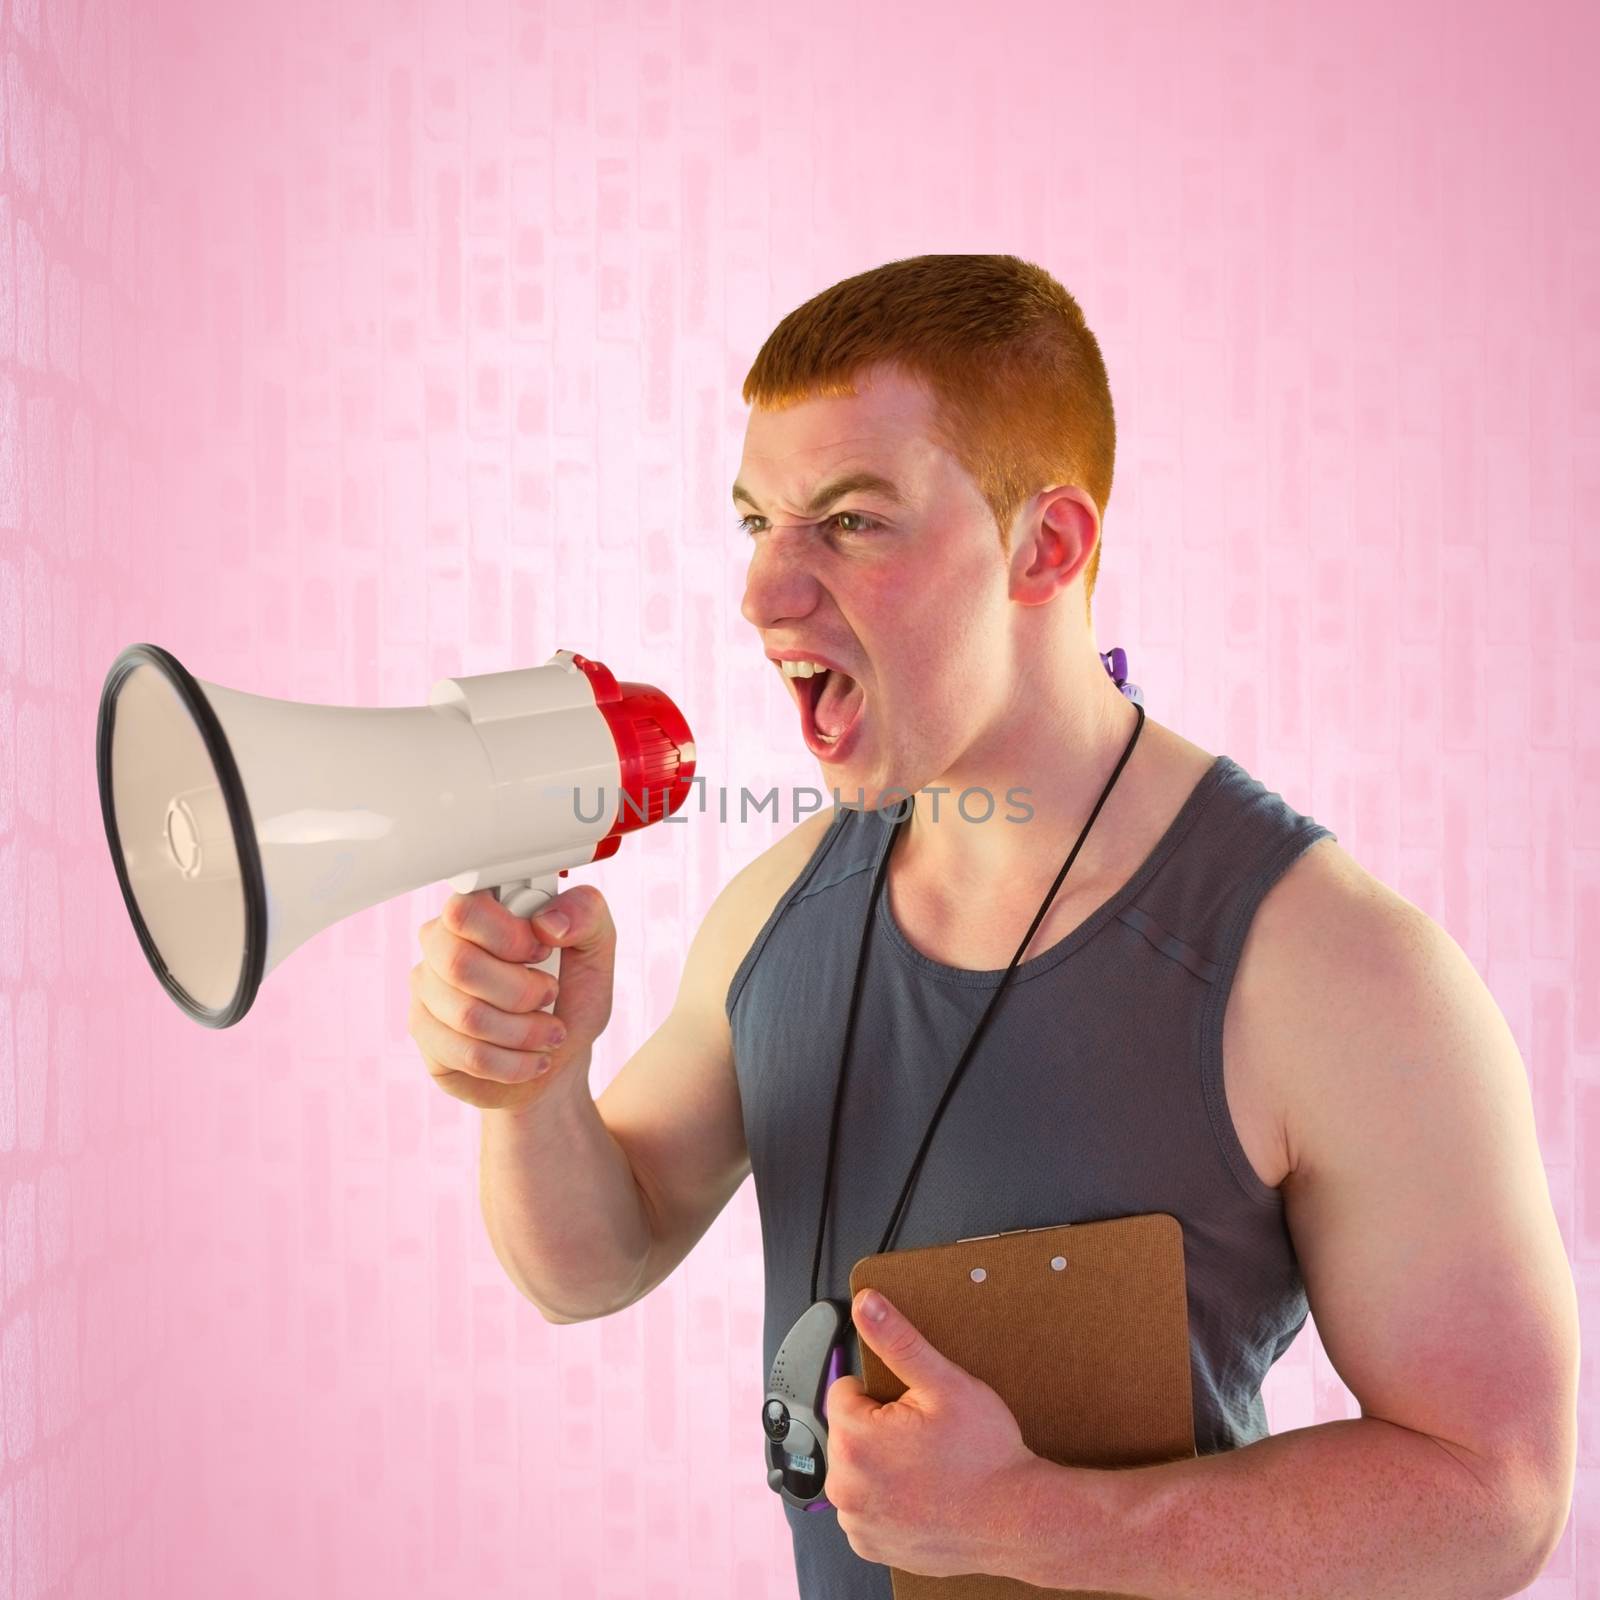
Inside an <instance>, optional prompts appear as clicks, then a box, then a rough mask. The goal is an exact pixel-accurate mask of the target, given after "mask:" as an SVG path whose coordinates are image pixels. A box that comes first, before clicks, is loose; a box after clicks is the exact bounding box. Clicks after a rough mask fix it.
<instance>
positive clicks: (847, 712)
mask: <svg viewBox="0 0 1600 1600" xmlns="http://www.w3.org/2000/svg"><path fill="white" fill-rule="evenodd" d="M808 668H809V670H806V669H808ZM780 670H781V671H782V672H783V675H784V677H785V678H786V679H788V680H789V683H790V686H791V689H792V691H793V693H794V696H795V699H796V701H797V702H798V703H799V706H800V718H801V723H802V726H803V728H804V731H805V735H806V738H807V741H808V742H810V743H811V744H813V745H814V746H815V747H816V748H817V749H819V750H829V749H833V748H835V747H836V746H837V745H838V744H839V742H840V740H841V739H843V738H844V737H845V735H847V734H848V733H850V732H851V731H852V730H853V729H854V728H855V726H856V724H857V723H858V722H859V721H860V718H861V712H862V708H863V705H864V704H865V699H866V697H865V695H864V693H863V692H862V688H861V685H860V684H859V683H858V682H857V681H856V680H855V679H854V678H852V677H851V676H850V674H849V673H847V672H841V671H840V670H839V669H838V668H837V667H823V666H820V665H818V664H815V663H809V662H798V663H797V662H783V663H780Z"/></svg>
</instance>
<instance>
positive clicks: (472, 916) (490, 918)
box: [439, 889, 550, 961]
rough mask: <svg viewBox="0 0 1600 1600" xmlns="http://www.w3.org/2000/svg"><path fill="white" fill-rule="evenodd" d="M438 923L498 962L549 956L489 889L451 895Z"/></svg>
mask: <svg viewBox="0 0 1600 1600" xmlns="http://www.w3.org/2000/svg"><path fill="white" fill-rule="evenodd" d="M439 921H440V922H441V923H443V924H444V926H445V928H446V929H447V930H448V931H449V932H451V933H453V934H455V935H457V936H458V937H459V938H462V939H468V940H470V941H471V942H472V943H473V944H475V945H477V946H478V947H479V948H480V949H483V950H487V951H488V952H489V954H490V955H492V956H498V957H499V958H500V959H501V960H502V961H541V960H543V959H544V957H545V956H547V955H548V954H549V953H550V951H549V946H548V944H547V943H545V942H544V941H543V940H542V939H541V937H540V935H539V934H537V933H535V932H534V930H533V929H532V927H530V926H529V923H528V919H527V918H526V917H518V916H514V915H513V914H512V913H511V912H509V911H507V910H506V908H505V907H504V906H503V905H501V904H500V901H499V900H498V899H497V898H496V896H495V891H494V890H493V889H475V890H473V892H472V893H471V894H452V895H451V896H450V898H449V899H448V900H446V901H445V903H444V905H443V906H441V907H440V909H439Z"/></svg>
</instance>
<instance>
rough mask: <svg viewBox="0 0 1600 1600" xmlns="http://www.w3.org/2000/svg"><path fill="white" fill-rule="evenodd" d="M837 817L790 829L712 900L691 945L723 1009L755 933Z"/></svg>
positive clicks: (825, 815)
mask: <svg viewBox="0 0 1600 1600" xmlns="http://www.w3.org/2000/svg"><path fill="white" fill-rule="evenodd" d="M835 815H836V814H835V812H834V811H833V810H832V808H827V809H824V810H822V811H818V812H816V813H815V814H814V815H812V816H809V817H807V818H806V820H805V821H804V822H802V823H800V824H798V826H796V827H793V828H791V829H790V830H789V831H788V832H787V833H786V834H784V835H783V837H782V838H780V839H778V840H776V841H774V843H772V844H771V845H769V846H768V847H767V848H766V849H765V850H763V851H762V852H761V853H760V854H759V855H758V856H756V857H755V858H754V859H752V860H750V861H747V862H746V863H745V864H744V866H742V867H740V868H739V870H738V871H737V872H735V873H734V875H733V876H732V877H731V878H730V879H729V880H728V881H727V883H726V884H724V885H723V887H722V889H721V891H720V892H719V893H718V894H717V896H716V898H715V899H714V900H713V901H712V902H711V906H710V908H709V909H708V910H707V912H706V914H705V919H704V921H703V922H702V923H701V925H700V931H699V933H698V934H697V935H696V936H695V941H694V945H693V946H692V947H691V961H692V962H693V963H694V964H695V965H696V966H697V967H699V968H700V969H701V982H702V983H703V984H704V986H705V990H706V993H707V994H708V995H711V996H714V997H715V1000H716V1003H717V1006H718V1008H719V1009H720V1008H721V1005H722V1001H723V997H724V996H725V995H726V993H727V989H728V985H729V984H730V983H732V981H733V977H734V974H735V973H736V972H737V971H738V970H739V966H740V963H741V962H743V960H744V958H745V955H746V954H747V953H748V951H749V949H750V947H751V945H752V944H754V943H755V939H756V935H757V934H759V933H760V932H761V930H762V928H764V927H765V926H766V923H767V919H768V918H769V917H770V916H771V915H772V913H773V911H774V909H775V908H776V907H777V904H778V902H779V901H780V900H781V899H782V898H783V896H784V893H785V891H787V890H788V889H789V888H790V886H791V885H792V884H793V883H794V881H795V879H796V878H798V877H799V876H800V874H801V873H802V872H804V871H805V868H806V864H807V863H808V862H809V861H810V860H811V858H812V856H814V855H815V854H816V852H817V850H818V849H819V848H820V847H821V845H822V841H823V840H824V838H826V836H827V833H828V830H829V828H830V827H831V826H832V825H833V823H834V821H835Z"/></svg>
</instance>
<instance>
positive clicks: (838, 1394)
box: [822, 1372, 878, 1422]
mask: <svg viewBox="0 0 1600 1600" xmlns="http://www.w3.org/2000/svg"><path fill="white" fill-rule="evenodd" d="M863 1400H865V1401H866V1402H867V1404H866V1407H865V1408H863V1406H862V1404H861V1402H862V1401H863ZM877 1405H878V1402H877V1401H876V1400H874V1399H873V1398H872V1396H871V1395H869V1394H868V1393H867V1388H866V1385H865V1384H864V1383H862V1381H861V1380H860V1379H859V1378H858V1377H857V1376H856V1375H855V1374H854V1373H853V1372H846V1373H844V1374H843V1375H842V1376H840V1377H837V1378H835V1379H834V1380H833V1382H832V1383H830V1384H829V1385H828V1387H827V1389H826V1390H824V1391H823V1396H822V1414H823V1415H824V1416H825V1417H827V1418H828V1419H829V1421H830V1422H842V1421H844V1420H845V1419H847V1418H850V1417H854V1416H856V1415H857V1414H858V1413H859V1412H860V1411H862V1410H863V1409H868V1410H876V1409H877Z"/></svg>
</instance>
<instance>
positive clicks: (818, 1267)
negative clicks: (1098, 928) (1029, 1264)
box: [811, 701, 1144, 1302]
mask: <svg viewBox="0 0 1600 1600" xmlns="http://www.w3.org/2000/svg"><path fill="white" fill-rule="evenodd" d="M1134 710H1135V711H1136V712H1138V720H1137V721H1136V722H1135V723H1134V728H1133V734H1132V737H1130V738H1129V740H1128V743H1127V745H1126V747H1125V748H1124V749H1123V752H1122V756H1121V759H1120V760H1118V762H1117V764H1116V767H1115V768H1114V769H1113V770H1112V773H1111V776H1110V777H1109V778H1108V779H1107V780H1106V786H1105V788H1103V789H1102V790H1101V791H1100V798H1099V799H1098V800H1097V801H1095V803H1094V809H1093V810H1092V811H1091V812H1090V813H1089V820H1088V821H1087V822H1085V823H1084V825H1083V831H1082V832H1081V833H1080V834H1079V835H1078V842H1077V843H1076V844H1075V845H1073V847H1072V850H1071V853H1070V854H1069V855H1068V856H1067V859H1066V861H1065V862H1063V863H1062V867H1061V870H1060V872H1058V873H1057V874H1056V881H1055V882H1054V883H1053V884H1051V885H1050V889H1049V892H1048V893H1047V894H1046V895H1045V897H1044V899H1043V900H1042V901H1041V902H1040V905H1039V909H1038V910H1037V911H1036V912H1035V913H1034V915H1033V921H1032V923H1031V924H1029V927H1028V931H1027V932H1026V933H1025V934H1024V935H1023V936H1022V943H1021V944H1019V945H1018V946H1017V952H1016V954H1015V955H1014V956H1012V958H1011V965H1010V966H1008V967H1007V968H1006V970H1005V974H1004V976H1003V977H1002V978H1001V979H1000V982H999V983H998V984H997V985H996V986H995V991H994V993H993V994H992V995H990V997H989V1003H988V1005H986V1006H985V1007H984V1009H983V1015H982V1016H981V1017H979V1019H978V1025H977V1026H976V1027H975V1028H974V1029H973V1030H972V1035H971V1037H970V1038H969V1039H968V1040H967V1047H966V1049H965V1050H963V1051H962V1052H961V1059H960V1060H959V1061H957V1063H956V1066H955V1070H954V1071H953V1072H952V1073H951V1074H950V1081H949V1082H948V1083H947V1084H946V1085H945V1088H944V1093H943V1094H942V1095H941V1096H940V1097H939V1104H938V1105H937V1106H935V1107H934V1111H933V1116H932V1117H931V1118H930V1119H929V1122H928V1128H927V1131H926V1132H925V1133H924V1134H923V1136H922V1143H921V1145H920V1146H919V1147H918V1150H917V1154H916V1159H915V1160H914V1161H913V1162H912V1163H911V1170H910V1171H909V1172H908V1173H907V1174H906V1180H905V1183H904V1184H903V1185H902V1186H901V1189H900V1198H899V1199H898V1200H897V1201H896V1202H895V1207H894V1211H893V1212H892V1213H891V1214H890V1217H889V1225H888V1227H887V1229H886V1230H885V1231H884V1235H883V1240H882V1242H881V1243H880V1244H879V1246H878V1250H877V1253H878V1254H880V1255H881V1254H882V1253H883V1252H884V1251H885V1250H887V1249H888V1248H889V1247H890V1245H891V1243H892V1242H893V1240H894V1236H895V1234H896V1233H897V1232H898V1231H899V1225H900V1219H901V1216H902V1214H903V1213H904V1211H905V1206H906V1201H907V1200H908V1199H909V1198H910V1195H911V1189H912V1185H913V1184H915V1182H916V1181H917V1174H918V1173H919V1172H920V1171H921V1170H922V1162H923V1158H924V1157H925V1156H926V1155H927V1153H928V1147H929V1145H931V1144H932V1142H933V1133H934V1129H935V1128H937V1127H938V1125H939V1118H940V1117H941V1116H943V1115H944V1108H945V1106H946V1105H948V1104H949V1101H950V1097H951V1095H952V1094H954V1092H955V1087H956V1084H957V1083H959V1082H960V1080H961V1074H962V1073H963V1072H964V1071H965V1070H966V1067H967V1063H968V1062H969V1061H970V1060H971V1059H972V1054H973V1051H974V1049H975V1048H976V1047H977V1043H978V1039H979V1037H980V1035H981V1034H982V1033H983V1030H984V1027H985V1025H986V1024H987V1023H988V1021H989V1018H990V1016H991V1015H992V1013H993V1011H994V1008H995V1006H996V1004H997V1003H998V1002H999V999H1000V996H1001V993H1002V992H1003V991H1004V989H1005V986H1006V984H1007V982H1008V981H1009V980H1010V977H1011V974H1012V973H1013V972H1014V971H1015V970H1016V967H1017V963H1018V962H1019V961H1021V960H1022V952H1023V951H1024V950H1026V949H1027V948H1028V944H1029V941H1030V940H1032V938H1033V936H1034V934H1035V933H1036V932H1037V931H1038V928H1039V924H1040V923H1041V922H1042V921H1043V920H1044V916H1045V913H1046V912H1047V911H1048V910H1049V909H1050V904H1051V902H1052V901H1053V900H1054V899H1055V897H1056V891H1057V890H1058V889H1059V888H1060V887H1061V884H1062V881H1063V880H1064V879H1065V878H1066V875H1067V871H1068V869H1069V868H1070V867H1071V866H1072V863H1073V862H1074V861H1075V860H1076V859H1077V856H1078V851H1079V850H1081V849H1082V848H1083V841H1084V840H1085V839H1086V838H1088V836H1089V829H1090V828H1092V827H1093V826H1094V820H1095V818H1096V817H1098V816H1099V815H1100V810H1101V807H1103V806H1104V805H1105V803H1106V800H1107V798H1108V797H1109V796H1110V794H1111V791H1112V789H1113V788H1114V787H1115V785H1116V781H1117V779H1118V778H1119V777H1120V776H1121V775H1122V769H1123V768H1124V767H1125V766H1126V765H1127V763H1128V757H1129V756H1131V755H1132V754H1133V747H1134V745H1136V744H1137V743H1138V742H1139V734H1140V732H1141V731H1142V730H1143V728H1144V707H1143V705H1141V704H1139V703H1138V702H1137V701H1135V702H1134ZM914 809H915V800H913V801H912V802H911V806H910V807H909V808H908V809H907V812H906V815H905V816H903V817H901V818H900V819H899V820H898V821H896V823H895V825H894V832H893V833H892V834H891V835H890V836H889V842H888V844H887V845H886V846H885V847H884V852H883V856H882V858H881V859H880V860H879V862H878V870H877V872H876V873H875V874H874V876H873V880H872V893H871V895H870V896H869V897H868V900H867V914H866V917H865V919H864V920H863V922H862V925H861V945H860V948H859V950H858V952H857V954H856V975H855V981H854V982H853V983H852V985H851V988H850V1010H849V1013H848V1015H847V1017H846V1020H845V1031H844V1049H843V1052H842V1053H841V1055H840V1058H839V1078H838V1082H837V1083H836V1084H835V1086H834V1091H833V1117H832V1120H831V1122H830V1124H829V1128H828V1160H827V1165H826V1166H825V1167H824V1169H823V1175H822V1210H821V1213H820V1214H819V1216H818V1218H817V1244H816V1250H815V1251H814V1253H813V1255H812V1258H811V1299H812V1301H813V1302H814V1301H815V1300H816V1298H817V1281H818V1278H819V1276H820V1274H821V1271H822V1238H823V1232H824V1230H825V1229H826V1227H827V1224H828V1207H829V1201H830V1199H831V1196H832V1191H833V1159H834V1154H835V1151H836V1150H837V1148H838V1138H839V1116H840V1113H841V1111H842V1110H843V1107H844V1080H845V1071H846V1068H847V1067H848V1065H849V1060H850V1047H851V1042H852V1040H853V1039H854V1037H855V1026H856V1011H857V1009H858V1007H859V1005H860V1001H861V979H862V974H863V972H864V971H865V970H866V963H867V945H868V941H869V940H870V938H871V936H872V925H873V914H874V912H875V911H876V910H877V905H878V896H879V894H880V893H881V892H882V889H883V884H884V880H885V878H886V877H887V875H888V870H889V857H890V856H891V855H892V854H893V852H894V846H895V841H896V840H897V839H898V838H899V836H900V830H901V828H902V827H904V826H905V824H906V822H907V820H908V819H909V818H910V816H911V815H912V812H913V810H914Z"/></svg>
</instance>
